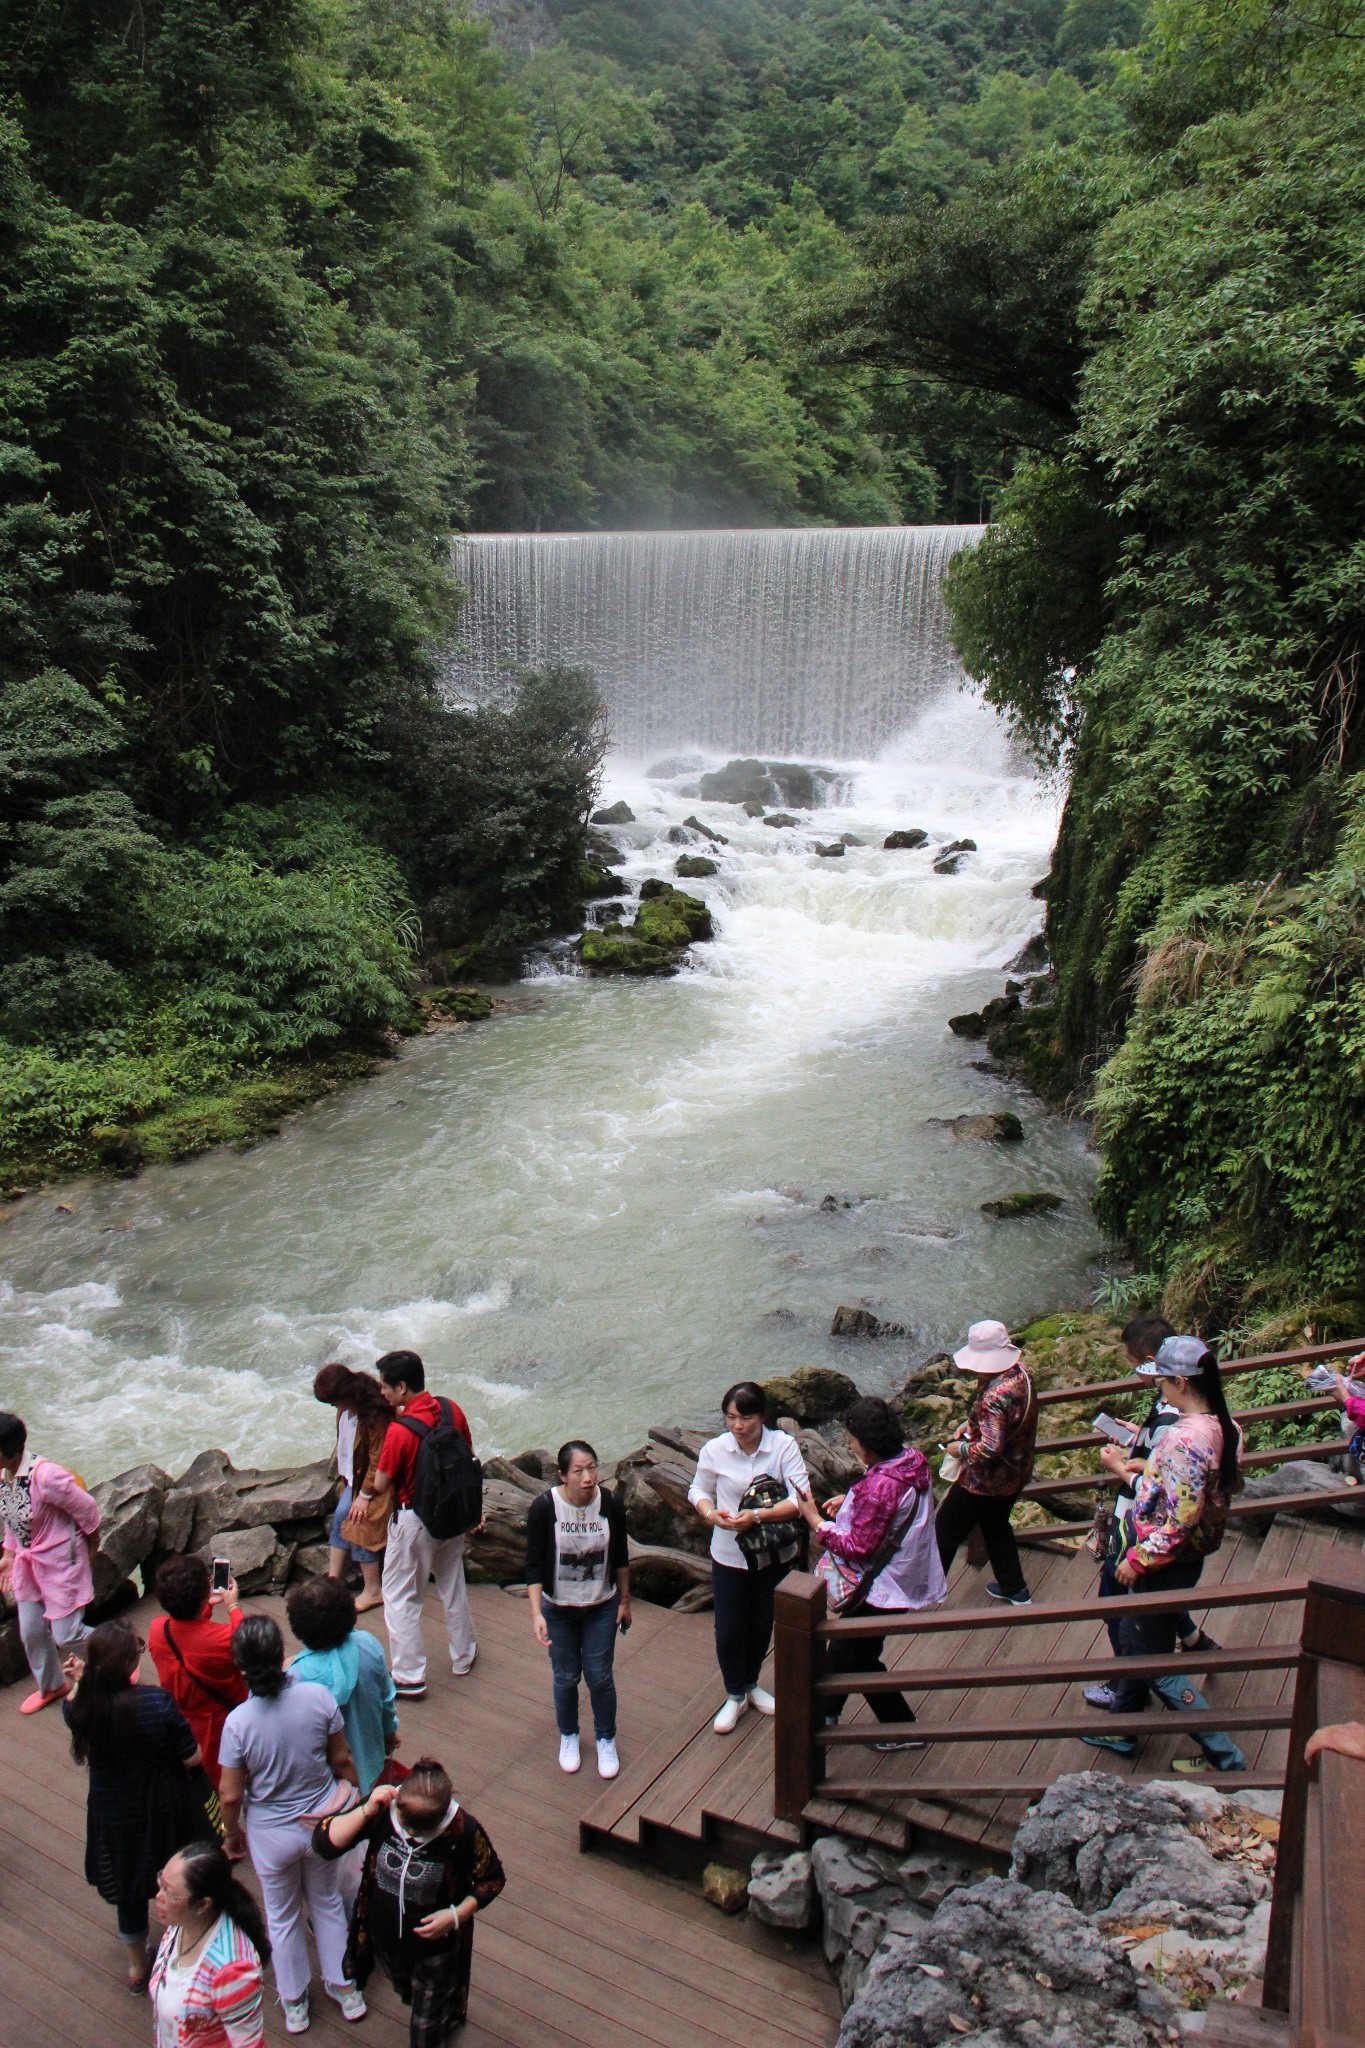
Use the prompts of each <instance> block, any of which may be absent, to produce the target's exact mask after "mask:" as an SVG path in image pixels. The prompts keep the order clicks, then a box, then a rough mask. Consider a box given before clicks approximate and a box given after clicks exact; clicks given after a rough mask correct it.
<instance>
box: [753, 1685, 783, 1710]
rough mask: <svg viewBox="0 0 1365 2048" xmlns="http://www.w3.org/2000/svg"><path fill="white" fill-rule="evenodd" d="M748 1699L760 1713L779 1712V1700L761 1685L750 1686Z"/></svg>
mask: <svg viewBox="0 0 1365 2048" xmlns="http://www.w3.org/2000/svg"><path fill="white" fill-rule="evenodd" d="M748 1699H749V1705H750V1706H751V1707H753V1708H755V1709H756V1710H757V1712H758V1713H760V1714H775V1713H776V1712H777V1701H776V1700H775V1699H774V1698H773V1696H772V1694H771V1693H770V1692H765V1691H764V1689H763V1687H762V1686H761V1685H751V1686H750V1687H749V1693H748Z"/></svg>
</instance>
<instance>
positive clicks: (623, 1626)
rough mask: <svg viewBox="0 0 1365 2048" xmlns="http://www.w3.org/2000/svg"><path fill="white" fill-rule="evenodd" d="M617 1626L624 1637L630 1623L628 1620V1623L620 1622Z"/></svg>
mask: <svg viewBox="0 0 1365 2048" xmlns="http://www.w3.org/2000/svg"><path fill="white" fill-rule="evenodd" d="M616 1626H617V1628H618V1629H619V1630H620V1632H621V1634H622V1635H624V1634H625V1632H626V1630H627V1629H628V1628H629V1627H630V1622H629V1621H628V1620H627V1621H618V1622H617V1624H616Z"/></svg>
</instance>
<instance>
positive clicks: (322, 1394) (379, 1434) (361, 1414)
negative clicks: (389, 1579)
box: [313, 1365, 393, 1614]
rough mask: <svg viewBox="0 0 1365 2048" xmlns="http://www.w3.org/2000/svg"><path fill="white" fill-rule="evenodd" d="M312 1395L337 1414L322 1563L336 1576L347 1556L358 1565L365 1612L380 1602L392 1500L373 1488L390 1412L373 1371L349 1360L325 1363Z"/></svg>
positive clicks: (361, 1607)
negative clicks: (333, 1482) (337, 1489)
mask: <svg viewBox="0 0 1365 2048" xmlns="http://www.w3.org/2000/svg"><path fill="white" fill-rule="evenodd" d="M313 1398H314V1400H316V1401H321V1402H322V1403H323V1405H324V1406H325V1407H328V1408H335V1410H336V1417H337V1453H336V1455H337V1476H338V1478H339V1479H340V1480H341V1493H340V1496H339V1498H338V1500H337V1504H336V1507H335V1509H334V1510H333V1512H332V1526H331V1529H330V1530H329V1532H328V1536H327V1543H328V1562H327V1569H328V1572H329V1573H330V1575H331V1576H332V1578H334V1579H339V1578H341V1577H342V1575H343V1574H344V1572H345V1570H346V1565H347V1562H348V1560H353V1561H354V1562H355V1563H356V1564H358V1565H359V1566H360V1576H361V1578H362V1579H363V1580H364V1588H363V1590H362V1592H361V1595H360V1598H359V1600H358V1601H357V1602H356V1607H357V1609H358V1611H359V1612H360V1613H361V1614H365V1613H368V1611H369V1609H370V1608H372V1607H381V1606H382V1605H383V1603H384V1595H383V1592H382V1591H381V1588H380V1580H381V1577H382V1574H383V1570H384V1550H385V1547H386V1545H387V1542H388V1528H389V1517H390V1515H391V1513H392V1510H393V1501H392V1497H391V1496H388V1495H381V1494H378V1493H377V1492H376V1489H375V1476H376V1474H377V1472H378V1470H379V1453H380V1451H381V1450H382V1448H383V1444H384V1433H385V1431H386V1430H387V1429H388V1426H389V1424H390V1423H391V1422H392V1420H393V1416H392V1414H391V1413H390V1410H389V1405H388V1403H387V1401H386V1400H385V1399H384V1394H383V1390H382V1388H381V1386H380V1383H379V1381H378V1380H377V1379H376V1378H375V1376H374V1374H373V1373H370V1372H353V1371H352V1370H351V1368H350V1366H349V1365H324V1366H323V1367H322V1368H321V1369H320V1371H319V1372H318V1374H317V1377H316V1378H315V1379H314V1381H313Z"/></svg>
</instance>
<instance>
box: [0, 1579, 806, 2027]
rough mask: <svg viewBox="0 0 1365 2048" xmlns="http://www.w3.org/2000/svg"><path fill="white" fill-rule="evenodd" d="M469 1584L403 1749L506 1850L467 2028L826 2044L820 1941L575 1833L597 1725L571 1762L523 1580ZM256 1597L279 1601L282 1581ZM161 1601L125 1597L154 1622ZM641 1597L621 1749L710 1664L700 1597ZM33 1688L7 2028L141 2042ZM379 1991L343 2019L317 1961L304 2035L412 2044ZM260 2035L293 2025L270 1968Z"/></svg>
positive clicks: (274, 1607) (9, 1776)
mask: <svg viewBox="0 0 1365 2048" xmlns="http://www.w3.org/2000/svg"><path fill="white" fill-rule="evenodd" d="M471 1599H472V1601H473V1606H474V1614H475V1621H476V1625H477V1629H478V1637H479V1659H478V1662H477V1664H476V1665H475V1667H474V1670H473V1671H472V1672H471V1673H470V1674H469V1676H468V1677H466V1678H461V1679H453V1678H451V1677H450V1676H449V1673H448V1670H447V1667H446V1664H445V1661H444V1658H443V1656H441V1655H440V1654H439V1653H440V1651H441V1649H442V1647H443V1646H442V1645H441V1642H440V1633H439V1628H438V1626H437V1625H436V1624H435V1623H434V1622H433V1621H431V1620H430V1619H429V1622H428V1629H427V1635H428V1643H429V1646H430V1649H431V1653H432V1661H431V1686H432V1689H431V1691H430V1692H429V1694H428V1696H427V1698H426V1699H425V1700H420V1701H405V1702H403V1703H402V1723H401V1731H402V1750H401V1752H400V1754H401V1755H402V1756H403V1757H404V1758H406V1759H407V1760H408V1761H409V1762H411V1761H412V1760H413V1759H414V1758H416V1757H417V1756H419V1755H421V1754H422V1753H423V1752H426V1751H429V1752H431V1753H432V1754H434V1755H436V1756H439V1757H440V1758H441V1759H442V1761H443V1762H445V1763H446V1765H447V1766H448V1768H449V1769H450V1771H451V1774H452V1776H453V1777H454V1779H455V1783H456V1788H457V1790H458V1792H459V1795H460V1797H461V1798H462V1799H463V1800H464V1801H466V1802H467V1803H468V1805H469V1806H470V1807H471V1808H472V1810H473V1811H474V1812H475V1813H476V1814H477V1815H478V1817H479V1819H480V1820H481V1821H482V1822H483V1823H484V1825H485V1826H486V1827H487V1829H488V1831H489V1833H490V1835H491V1836H492V1838H493V1841H494V1843H495V1844H496V1846H497V1849H498V1852H499V1854H500V1855H501V1857H502V1859H503V1862H504V1864H505V1865H506V1868H507V1876H508V1883H507V1889H506V1891H505V1892H504V1893H503V1895H502V1897H501V1898H500V1899H498V1900H497V1901H496V1902H495V1904H494V1905H492V1906H491V1907H490V1908H489V1909H488V1911H487V1912H486V1913H484V1914H481V1915H480V1917H479V1920H478V1923H477V1926H476V1929H475V1937H474V1984H473V1992H472V1996H471V2000H470V2016H469V2024H468V2026H467V2027H466V2028H465V2030H464V2033H463V2035H462V2036H461V2037H460V2038H461V2040H462V2042H463V2044H464V2048H532V2044H536V2048H540V2044H543V2043H546V2042H550V2041H557V2040H559V2039H570V2040H576V2041H583V2042H590V2043H592V2044H593V2048H676V2043H677V2041H678V2040H679V2039H680V2038H681V2037H682V2036H684V2035H685V2036H686V2038H687V2040H688V2042H689V2048H691V2044H695V2048H733V2043H735V2042H736V2041H743V2042H744V2043H745V2044H746V2048H821V2044H826V2048H827V2044H829V2043H831V2042H832V2041H833V2039H834V2035H835V2033H836V2032H837V2029H838V2010H839V2008H838V2000H837V1998H836V1996H835V1993H834V1990H833V1987H832V1985H831V1983H830V1981H829V1978H828V1975H827V1972H826V1970H825V1967H824V1964H823V1962H822V1960H821V1959H820V1956H819V1953H818V1950H814V1949H811V1948H810V1947H807V1946H803V1945H799V1944H797V1943H794V1942H789V1941H787V1940H784V1939H783V1938H781V1937H779V1936H777V1935H773V1934H770V1933H769V1932H768V1931H767V1930H765V1929H763V1928H760V1927H758V1926H756V1925H755V1924H754V1923H752V1922H751V1921H749V1920H748V1918H747V1917H742V1918H739V1919H725V1918H723V1917H722V1916H721V1915H720V1914H719V1913H717V1912H716V1911H715V1910H714V1908H712V1907H711V1906H708V1905H706V1904H705V1903H704V1902H703V1900H702V1899H701V1896H700V1894H699V1892H698V1890H697V1888H696V1886H695V1884H684V1883H682V1882H680V1881H677V1880H675V1879H672V1878H669V1877H666V1876H663V1875H661V1874H659V1873H658V1872H656V1871H653V1870H649V1869H646V1868H642V1867H640V1866H639V1865H638V1864H636V1865H634V1866H632V1865H629V1864H627V1863H625V1862H623V1861H621V1860H620V1859H618V1858H615V1857H612V1856H609V1855H597V1856H583V1855H581V1854H580V1853H579V1851H580V1838H579V1828H578V1822H579V1817H580V1815H581V1813H582V1812H583V1810H584V1809H585V1808H586V1807H587V1806H589V1805H590V1804H592V1803H593V1802H594V1801H595V1800H596V1798H597V1796H598V1794H599V1792H600V1791H601V1789H602V1787H601V1785H600V1781H599V1780H598V1778H597V1776H596V1772H595V1768H594V1764H593V1760H592V1755H591V1743H590V1742H585V1744H584V1749H585V1759H584V1769H583V1772H582V1774H581V1775H579V1776H578V1777H566V1776H565V1775H564V1773H563V1772H561V1771H560V1770H559V1768H558V1765H557V1763H556V1755H557V1748H558V1744H557V1738H556V1735H555V1727H554V1716H553V1713H552V1711H551V1701H550V1680H549V1671H548V1668H547V1660H546V1657H545V1653H544V1652H543V1651H541V1650H540V1649H538V1648H537V1646H536V1644H535V1642H534V1640H533V1639H532V1636H531V1630H530V1621H529V1616H528V1612H527V1607H526V1603H525V1600H524V1599H516V1598H513V1597H510V1596H509V1595H507V1594H505V1593H503V1592H501V1591H499V1590H498V1589H497V1588H495V1587H476V1588H474V1589H472V1592H471ZM245 1605H246V1606H247V1607H248V1608H269V1609H270V1610H271V1611H273V1612H275V1613H277V1614H280V1618H281V1620H283V1615H282V1613H281V1609H280V1605H279V1603H277V1602H270V1601H264V1600H262V1601H247V1602H246V1603H245ZM154 1611H155V1610H154V1609H153V1608H151V1607H148V1608H146V1609H143V1610H139V1611H137V1612H135V1614H134V1616H133V1619H134V1620H135V1621H140V1623H141V1625H142V1626H143V1632H144V1633H145V1622H146V1621H147V1620H148V1619H150V1616H151V1614H152V1613H153V1612H154ZM635 1615H636V1621H635V1626H634V1628H633V1629H632V1630H631V1632H630V1634H629V1635H627V1636H626V1637H625V1638H624V1639H623V1640H622V1641H621V1645H620V1650H619V1653H618V1658H617V1679H618V1687H619V1691H620V1698H621V1723H620V1732H621V1749H622V1754H623V1756H624V1758H625V1759H626V1761H627V1763H628V1764H629V1762H630V1761H631V1759H633V1758H638V1757H639V1756H640V1755H641V1754H642V1753H643V1752H644V1751H645V1750H647V1749H648V1748H649V1747H650V1745H651V1744H653V1743H654V1742H656V1741H657V1739H658V1738H659V1737H660V1736H662V1735H664V1734H665V1732H666V1731H667V1730H669V1729H671V1728H672V1727H673V1726H674V1725H675V1724H676V1723H677V1720H678V1718H679V1715H680V1713H681V1712H682V1710H683V1709H684V1708H685V1707H686V1705H687V1703H688V1702H689V1701H690V1700H691V1699H692V1698H693V1696H694V1694H695V1693H696V1688H697V1683H698V1679H699V1676H701V1675H702V1674H703V1673H707V1672H710V1671H712V1670H713V1667H714V1658H713V1654H712V1642H711V1623H710V1617H709V1616H708V1615H697V1616H688V1615H674V1614H670V1613H668V1612H667V1611H665V1610H664V1609H662V1608H658V1607H651V1606H649V1605H648V1604H647V1603H644V1602H639V1603H637V1605H636V1608H635ZM375 1619H376V1618H375V1617H374V1616H373V1615H370V1616H367V1617H366V1623H367V1624H369V1623H373V1622H374V1621H375ZM375 1632H376V1633H377V1634H379V1635H380V1636H381V1637H382V1634H383V1629H382V1624H381V1625H380V1626H378V1627H377V1628H376V1630H375ZM144 1668H145V1669H146V1670H147V1675H148V1676H149V1677H150V1676H151V1675H152V1674H151V1671H150V1667H149V1666H148V1665H146V1661H145V1660H144ZM22 1690H23V1689H22V1688H21V1687H19V1686H11V1687H9V1688H8V1689H7V1690H5V1691H3V1692H0V2048H125V2044H131V2043H137V2044H138V2048H147V2044H148V2042H149V2041H150V2040H151V2015H150V2012H149V2009H148V2006H147V2002H146V2000H145V1999H135V1998H132V1997H130V1996H129V1995H128V1993H127V1992H126V1991H125V1990H124V1988H123V1981H122V1980H123V1970H122V1957H121V1951H120V1949H119V1947H118V1944H117V1942H116V1940H115V1938H114V1925H113V1912H112V1909H111V1908H109V1907H107V1906H105V1905H104V1904H103V1903H102V1901H101V1900H100V1899H99V1898H98V1897H97V1896H96V1894H95V1893H94V1892H93V1891H92V1890H91V1889H90V1887H89V1886H88V1885H87V1884H86V1883H85V1880H84V1877H83V1874H82V1871H83V1855H84V1838H85V1813H84V1803H85V1774H84V1772H83V1771H81V1770H79V1769H78V1768H77V1766H76V1765H75V1764H74V1763H73V1762H72V1760H71V1756H70V1750H69V1746H68V1741H67V1737H66V1732H65V1729H64V1727H63V1724H62V1721H61V1718H60V1715H59V1714H58V1713H57V1712H56V1710H55V1709H49V1710H48V1711H47V1712H45V1713H43V1714H39V1715H37V1716H34V1717H33V1718H32V1719H23V1718H21V1717H20V1716H19V1715H18V1714H17V1713H16V1712H15V1708H16V1707H17V1706H18V1703H19V1700H20V1698H21V1697H22ZM713 1690H714V1686H713ZM584 1705H585V1708H586V1695H585V1699H584ZM711 1711H712V1712H714V1711H715V1708H714V1704H713V1705H712V1708H711ZM711 1740H712V1741H713V1742H715V1744H716V1747H717V1748H718V1749H719V1748H720V1747H721V1744H720V1742H719V1740H718V1738H716V1737H714V1736H713V1737H712V1738H711ZM368 1995H369V1998H370V2017H369V2019H368V2020H367V2021H366V2022H364V2023H363V2024H361V2025H359V2026H355V2027H350V2026H347V2025H346V2023H345V2022H344V2021H343V2020H342V2018H341V2015H340V2011H339V2009H338V2008H337V2007H336V2006H335V2005H333V2004H332V2002H331V2001H330V2000H329V1999H327V1998H326V1997H325V1996H324V1995H323V1994H322V1992H321V1991H320V1989H319V1987H318V1985H317V1983H316V1981H315V1983H314V1995H313V2023H312V2027H311V2029H310V2031H309V2035H308V2037H307V2038H308V2039H310V2040H314V2041H317V2042H318V2043H319V2044H323V2043H332V2044H337V2048H339V2044H340V2043H341V2041H342V2040H343V2039H344V2040H346V2041H348V2042H350V2043H352V2044H362V2043H366V2042H369V2043H371V2044H373V2048H403V2044H406V2042H407V2038H408V2032H407V2021H406V2015H405V2012H404V2009H403V2007H402V2006H401V2005H400V2004H399V2002H398V2000H397V1999H396V1998H395V1996H394V1994H393V1992H392V1991H391V1990H390V1988H389V1987H388V1985H387V1984H386V1983H384V1982H383V1981H382V1980H381V1979H380V1978H379V1977H378V1976H376V1978H375V1979H374V1980H373V1982H372V1984H371V1986H370V1991H369V1994H368ZM267 2038H268V2039H269V2040H270V2041H272V2042H283V2041H286V2040H288V2039H289V2038H290V2037H289V2036H288V2035H286V2033H285V2031H284V2025H283V2019H282V2016H281V2013H280V2009H279V2006H278V2004H277V2003H276V2002H275V2000H274V1997H273V1982H272V1987H271V1996H270V1999H269V2001H268V2023H267Z"/></svg>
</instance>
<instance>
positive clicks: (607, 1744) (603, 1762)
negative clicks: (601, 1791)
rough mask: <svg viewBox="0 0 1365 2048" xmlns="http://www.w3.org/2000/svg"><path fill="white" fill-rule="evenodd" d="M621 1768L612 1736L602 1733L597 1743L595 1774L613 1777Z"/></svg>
mask: <svg viewBox="0 0 1365 2048" xmlns="http://www.w3.org/2000/svg"><path fill="white" fill-rule="evenodd" d="M620 1768H621V1759H620V1757H619V1756H618V1755H617V1754H616V1742H615V1739H614V1737H611V1736H606V1735H603V1736H601V1737H599V1739H598V1744H597V1775H598V1777H599V1778H614V1777H615V1776H616V1774H617V1772H618V1771H619V1770H620Z"/></svg>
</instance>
